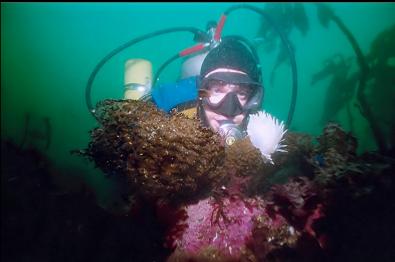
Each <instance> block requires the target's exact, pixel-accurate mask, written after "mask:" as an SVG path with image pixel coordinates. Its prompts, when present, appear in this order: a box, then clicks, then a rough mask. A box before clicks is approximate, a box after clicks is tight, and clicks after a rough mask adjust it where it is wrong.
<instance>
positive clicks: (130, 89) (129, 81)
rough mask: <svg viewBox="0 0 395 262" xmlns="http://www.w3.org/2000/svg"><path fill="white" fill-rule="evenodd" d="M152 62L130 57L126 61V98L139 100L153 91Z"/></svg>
mask: <svg viewBox="0 0 395 262" xmlns="http://www.w3.org/2000/svg"><path fill="white" fill-rule="evenodd" d="M151 84H152V64H151V62H150V61H148V60H145V59H129V60H128V61H126V63H125V81H124V85H125V92H124V99H133V100H138V99H140V98H141V97H142V96H144V95H146V94H148V93H150V92H151Z"/></svg>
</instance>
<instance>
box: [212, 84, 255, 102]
mask: <svg viewBox="0 0 395 262" xmlns="http://www.w3.org/2000/svg"><path fill="white" fill-rule="evenodd" d="M206 89H207V90H208V91H209V97H208V100H209V102H210V103H211V104H214V105H216V104H218V103H219V102H221V101H222V99H223V98H224V97H225V96H226V95H227V94H228V93H230V92H233V93H235V94H236V96H237V98H238V100H239V102H240V104H241V105H244V104H245V103H246V102H247V100H248V99H249V97H250V94H251V88H250V87H249V86H248V85H245V84H230V83H227V82H225V81H221V80H209V81H208V83H207V86H206Z"/></svg>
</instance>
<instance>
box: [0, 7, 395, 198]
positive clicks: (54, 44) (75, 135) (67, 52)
mask: <svg viewBox="0 0 395 262" xmlns="http://www.w3.org/2000/svg"><path fill="white" fill-rule="evenodd" d="M235 4H237V3H2V4H1V136H2V139H5V138H10V139H12V140H14V141H15V142H17V143H19V142H20V141H21V139H22V137H23V133H24V128H25V114H26V113H27V112H28V113H29V114H30V116H31V128H33V129H34V128H36V129H40V128H41V127H42V118H43V117H49V118H50V121H51V127H52V143H51V146H50V147H49V149H48V150H44V149H42V150H43V152H44V153H45V154H46V155H47V156H48V157H49V158H50V159H51V160H52V161H53V162H54V165H55V166H56V167H57V168H59V170H62V174H59V176H60V177H61V176H66V177H73V178H77V177H78V178H81V179H82V180H84V181H86V182H87V183H88V184H89V185H90V186H92V187H93V188H95V189H96V191H97V192H98V196H99V199H100V201H102V202H103V204H104V205H105V204H106V203H105V200H106V199H107V196H108V195H109V194H112V192H111V181H109V180H108V179H105V178H104V177H103V176H101V175H100V174H99V173H100V172H99V171H98V170H95V169H94V168H93V166H92V164H91V163H89V162H87V161H85V160H82V159H81V158H80V157H78V156H73V155H71V154H70V150H73V149H82V148H85V147H86V146H87V144H88V142H89V130H91V129H92V128H94V127H95V126H96V122H95V120H94V119H93V117H92V116H91V115H90V114H89V112H88V110H87V106H86V104H85V96H84V95H85V86H86V83H87V81H88V77H89V75H90V73H91V72H92V70H93V68H94V66H95V65H96V64H97V63H98V62H99V61H100V59H102V58H103V57H104V56H105V55H106V54H108V53H109V52H110V51H111V50H113V49H114V48H116V47H118V46H119V45H121V44H123V43H125V42H127V41H129V40H131V39H133V38H135V37H138V36H141V35H143V34H147V33H150V32H153V31H156V30H160V29H165V28H172V27H178V26H193V27H197V28H200V29H202V30H204V29H205V27H206V24H207V22H208V21H209V20H215V21H218V20H219V17H220V15H221V14H222V12H223V11H225V10H226V9H227V8H228V7H230V6H233V5H235ZM252 5H254V6H257V7H261V8H263V7H264V6H265V4H264V3H252ZM304 6H305V9H306V12H307V16H308V18H309V23H310V28H309V31H308V33H307V35H306V36H303V35H301V34H300V32H299V31H297V30H294V31H293V32H292V33H291V34H290V35H289V38H290V40H291V41H292V42H293V43H294V45H295V50H296V51H295V56H296V61H297V66H298V77H299V81H298V84H299V90H298V91H299V93H298V100H297V104H296V110H295V115H294V119H293V122H292V125H291V127H290V129H291V130H293V131H302V132H308V133H310V134H313V135H318V134H320V133H321V131H322V128H323V125H322V124H321V123H320V122H319V119H320V117H321V114H322V112H323V109H324V108H323V105H324V101H325V98H326V97H325V96H326V89H325V87H326V85H327V83H328V80H326V81H322V82H320V83H318V84H317V85H315V86H311V85H310V81H311V76H312V74H313V73H314V72H316V71H317V68H319V67H320V66H321V65H322V61H323V60H324V59H326V58H327V57H329V56H331V55H333V54H334V53H336V52H341V53H342V54H344V55H345V56H354V52H353V49H352V47H351V45H350V43H349V42H348V41H347V39H346V38H345V37H344V35H343V34H342V33H341V32H340V30H339V28H338V27H337V26H335V25H334V24H333V23H331V24H330V25H329V27H328V28H327V29H325V28H323V27H322V26H321V25H320V24H319V22H318V20H317V16H316V7H315V6H314V5H313V4H309V3H307V4H304ZM330 6H332V7H333V9H334V10H335V12H336V14H337V15H338V16H339V17H341V19H342V20H343V22H344V23H345V24H346V25H347V27H348V28H349V29H350V31H351V32H352V33H353V35H354V36H355V38H356V39H357V41H358V43H359V45H360V47H361V49H362V52H363V53H364V54H367V53H368V52H369V48H370V45H371V42H372V41H373V39H374V38H375V37H376V36H377V34H378V33H380V32H381V31H383V30H385V29H387V28H388V27H390V26H391V25H393V24H394V23H395V16H394V14H395V4H394V3H331V4H330ZM259 23H260V19H259V16H258V15H257V14H254V13H252V12H249V11H247V10H240V11H238V12H235V13H234V14H232V15H231V16H230V17H229V18H228V19H227V21H226V23H225V28H224V31H223V35H230V34H239V35H242V36H244V37H247V38H253V37H254V36H255V35H256V32H257V31H258V28H259ZM192 45H194V42H193V39H192V36H191V35H190V34H187V33H174V34H169V35H165V36H160V37H157V38H154V39H151V40H147V41H145V42H142V43H139V44H136V45H135V46H133V47H131V48H128V49H127V50H125V51H124V52H122V53H120V54H119V55H117V56H115V57H114V58H113V59H112V60H110V61H109V62H108V63H107V64H106V65H105V66H104V67H103V68H102V70H101V71H100V72H99V74H98V75H97V77H96V79H95V82H94V85H93V91H92V100H93V102H94V103H96V102H97V101H99V100H102V99H106V98H122V97H123V73H124V62H125V61H126V60H127V59H130V58H145V59H148V60H150V61H151V62H152V63H153V69H154V72H155V70H157V69H158V67H159V66H160V65H161V64H162V63H163V62H164V61H165V60H167V59H168V58H169V57H171V56H173V55H174V54H175V53H176V52H178V51H180V50H182V49H184V48H187V47H190V46H192ZM259 55H260V58H261V61H262V68H263V76H264V84H265V86H266V92H265V100H264V108H265V110H267V111H269V112H270V113H272V114H273V115H275V116H276V117H278V118H279V119H281V120H286V117H287V113H288V108H289V103H290V100H291V71H290V67H289V66H288V65H287V64H283V65H281V66H280V67H279V68H278V70H277V71H276V78H275V79H276V80H275V81H274V84H273V86H271V85H269V83H268V82H269V80H268V79H269V78H270V73H271V70H272V67H273V64H274V62H275V58H276V55H275V54H265V53H262V52H261V53H260V54H259ZM179 66H180V62H176V63H174V64H172V65H171V66H169V67H168V68H166V70H165V71H164V73H163V74H162V78H161V80H162V81H174V80H176V79H177V76H178V75H179ZM352 112H353V114H354V115H355V117H354V126H353V127H350V124H349V121H348V118H347V114H346V112H345V110H341V111H340V112H339V114H338V115H337V120H338V122H340V123H341V124H342V125H343V127H344V128H345V129H347V130H351V129H352V130H353V132H354V135H355V136H356V137H357V138H358V139H359V152H363V151H366V150H372V149H376V145H375V142H374V139H373V137H372V132H371V129H370V127H369V125H368V122H367V121H366V119H365V118H363V117H361V116H360V114H358V110H357V109H356V108H353V109H352ZM30 143H32V144H35V145H36V146H37V147H38V148H43V146H42V142H41V141H38V140H37V141H35V140H31V141H30ZM109 185H110V186H109Z"/></svg>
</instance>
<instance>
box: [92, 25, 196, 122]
mask: <svg viewBox="0 0 395 262" xmlns="http://www.w3.org/2000/svg"><path fill="white" fill-rule="evenodd" d="M182 31H187V32H191V33H193V34H194V35H195V38H196V37H198V36H199V35H202V34H204V32H202V31H201V30H199V29H196V28H193V27H176V28H169V29H163V30H159V31H156V32H153V33H149V34H146V35H143V36H140V37H137V38H134V39H132V40H130V41H129V42H127V43H125V44H123V45H121V46H119V47H118V48H116V49H114V50H113V51H111V52H110V53H109V54H108V55H106V56H105V57H104V58H103V59H102V60H101V61H100V62H99V63H98V64H97V65H96V66H95V68H94V69H93V71H92V73H91V75H90V76H89V80H88V83H87V85H86V89H85V102H86V105H87V106H88V110H89V112H90V113H91V114H92V115H93V117H95V118H96V120H97V121H98V122H100V121H99V119H98V117H97V116H96V114H95V108H94V107H93V105H92V101H91V91H92V84H93V80H94V79H95V77H96V75H97V73H98V72H99V70H100V69H101V68H102V67H103V65H104V64H105V63H106V62H107V61H108V60H110V59H111V58H112V57H113V56H114V55H116V54H118V53H119V52H121V51H122V50H124V49H126V48H128V47H130V46H132V45H134V44H136V43H138V42H141V41H143V40H146V39H149V38H152V37H154V36H159V35H163V34H167V33H173V32H182Z"/></svg>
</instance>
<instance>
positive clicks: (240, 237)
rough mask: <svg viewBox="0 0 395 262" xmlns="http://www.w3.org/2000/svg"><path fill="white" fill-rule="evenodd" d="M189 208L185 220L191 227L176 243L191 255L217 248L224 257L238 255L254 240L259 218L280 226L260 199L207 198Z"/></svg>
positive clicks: (180, 249)
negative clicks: (272, 218) (253, 236)
mask: <svg viewBox="0 0 395 262" xmlns="http://www.w3.org/2000/svg"><path fill="white" fill-rule="evenodd" d="M186 210H187V214H188V218H187V219H186V221H184V222H185V223H186V224H187V225H188V227H187V228H186V230H185V231H184V233H183V235H182V237H181V238H178V239H176V240H175V245H176V247H177V249H178V250H179V251H181V252H185V253H188V254H198V253H202V252H204V250H205V249H215V250H217V251H219V252H220V253H221V254H222V255H224V256H230V257H238V256H239V255H240V254H241V253H242V252H243V250H245V248H246V243H247V242H248V241H249V240H251V238H252V230H253V229H254V225H255V224H254V221H257V220H259V217H265V221H266V223H267V225H268V226H272V227H277V226H278V225H277V224H278V222H277V221H276V222H275V221H272V220H271V219H270V218H269V217H267V215H266V214H265V209H264V202H263V200H262V199H260V198H247V199H243V200H242V199H240V198H229V197H227V198H223V199H221V200H216V199H214V198H207V199H204V200H201V201H199V202H198V203H197V204H195V205H190V206H188V207H187V208H186Z"/></svg>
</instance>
